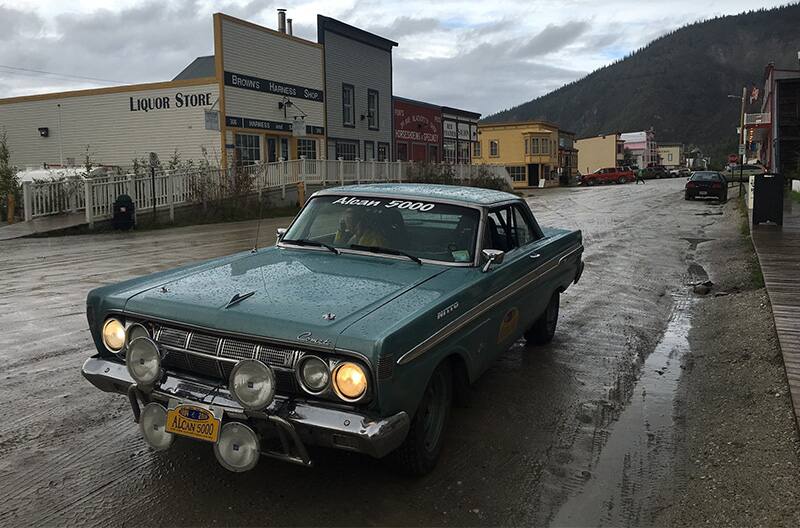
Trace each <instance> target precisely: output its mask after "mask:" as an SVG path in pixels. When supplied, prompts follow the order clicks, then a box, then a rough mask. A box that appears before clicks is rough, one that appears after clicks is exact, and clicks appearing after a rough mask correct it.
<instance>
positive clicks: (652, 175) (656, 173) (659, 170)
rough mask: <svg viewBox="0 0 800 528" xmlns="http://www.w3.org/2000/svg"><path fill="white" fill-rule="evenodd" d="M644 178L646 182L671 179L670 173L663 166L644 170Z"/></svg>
mask: <svg viewBox="0 0 800 528" xmlns="http://www.w3.org/2000/svg"><path fill="white" fill-rule="evenodd" d="M642 177H643V178H644V179H645V180H660V179H661V178H667V177H669V173H668V172H667V169H665V168H664V167H663V166H661V165H651V166H649V167H646V168H645V169H644V172H643V174H642Z"/></svg>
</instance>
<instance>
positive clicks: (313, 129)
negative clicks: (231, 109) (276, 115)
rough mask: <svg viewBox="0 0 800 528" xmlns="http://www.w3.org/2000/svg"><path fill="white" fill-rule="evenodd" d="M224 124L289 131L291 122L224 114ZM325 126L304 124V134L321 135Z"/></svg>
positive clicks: (235, 126) (233, 126)
mask: <svg viewBox="0 0 800 528" xmlns="http://www.w3.org/2000/svg"><path fill="white" fill-rule="evenodd" d="M225 126H228V127H231V128H256V129H259V130H275V131H278V132H291V131H292V123H284V122H282V121H268V120H266V119H251V118H249V117H236V116H225ZM324 133H325V127H321V126H313V125H306V134H315V135H318V136H321V135H322V134H324Z"/></svg>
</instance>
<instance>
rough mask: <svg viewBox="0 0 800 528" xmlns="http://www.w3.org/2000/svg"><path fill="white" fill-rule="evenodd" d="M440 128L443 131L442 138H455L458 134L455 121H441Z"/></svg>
mask: <svg viewBox="0 0 800 528" xmlns="http://www.w3.org/2000/svg"><path fill="white" fill-rule="evenodd" d="M442 127H443V129H444V137H446V138H457V137H458V133H457V131H456V122H455V121H443V122H442Z"/></svg>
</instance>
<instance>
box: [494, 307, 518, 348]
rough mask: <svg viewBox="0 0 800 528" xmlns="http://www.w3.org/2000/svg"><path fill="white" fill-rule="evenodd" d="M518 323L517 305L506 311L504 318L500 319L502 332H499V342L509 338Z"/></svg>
mask: <svg viewBox="0 0 800 528" xmlns="http://www.w3.org/2000/svg"><path fill="white" fill-rule="evenodd" d="M518 324H519V310H518V309H517V308H516V307H513V308H511V309H510V310H508V311H507V312H506V314H505V315H504V316H503V320H502V321H500V332H499V333H498V334H497V342H498V343H501V342H503V341H505V340H506V339H508V338H509V337H510V336H511V334H513V333H514V330H516V329H517V325H518Z"/></svg>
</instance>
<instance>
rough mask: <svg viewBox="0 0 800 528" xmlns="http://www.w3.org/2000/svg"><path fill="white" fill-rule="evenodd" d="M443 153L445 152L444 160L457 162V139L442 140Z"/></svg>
mask: <svg viewBox="0 0 800 528" xmlns="http://www.w3.org/2000/svg"><path fill="white" fill-rule="evenodd" d="M442 147H443V153H444V161H445V162H447V163H455V162H456V140H455V139H445V140H444V141H442Z"/></svg>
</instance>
